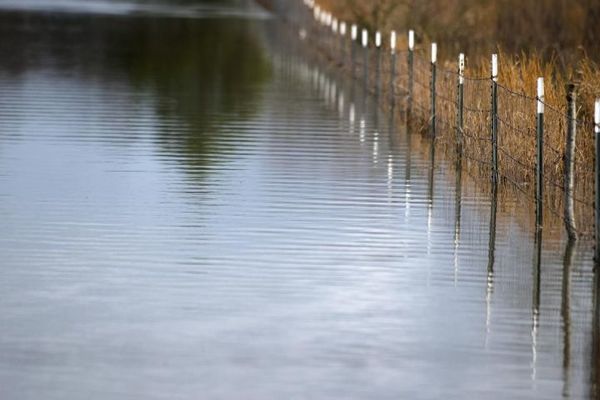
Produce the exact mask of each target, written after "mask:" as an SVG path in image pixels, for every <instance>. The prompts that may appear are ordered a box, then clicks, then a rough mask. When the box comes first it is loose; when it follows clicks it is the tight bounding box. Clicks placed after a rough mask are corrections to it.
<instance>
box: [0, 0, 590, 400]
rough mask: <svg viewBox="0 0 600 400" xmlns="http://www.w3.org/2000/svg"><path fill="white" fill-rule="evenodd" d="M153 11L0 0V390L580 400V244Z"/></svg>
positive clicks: (334, 87) (410, 137)
mask: <svg viewBox="0 0 600 400" xmlns="http://www.w3.org/2000/svg"><path fill="white" fill-rule="evenodd" d="M168 4H169V3H168V2H164V3H158V2H154V3H148V2H142V3H128V2H124V1H121V2H114V1H113V2H110V1H93V2H88V1H76V0H69V1H66V0H65V1H61V2H54V1H32V0H29V1H17V0H5V1H0V9H1V10H2V11H1V12H0V30H1V34H2V35H1V36H2V38H3V39H2V40H1V41H0V93H2V96H0V218H1V220H2V229H1V230H0V256H1V263H0V291H1V292H2V295H1V296H0V328H1V329H0V354H1V356H0V393H1V395H0V397H1V398H2V399H41V398H43V399H61V400H64V399H82V398H86V399H107V398H123V399H130V398H131V399H137V398H139V399H197V398H202V399H304V398H306V399H329V398H338V399H365V398H373V399H388V398H394V399H397V398H476V397H481V398H536V399H540V398H548V399H555V398H560V397H562V398H569V399H571V398H572V399H586V398H595V397H596V382H598V381H599V380H600V361H599V358H598V348H599V344H600V335H599V332H598V319H597V313H596V312H595V310H596V306H595V300H596V297H595V290H594V288H595V284H594V274H593V269H592V263H591V258H592V255H591V251H590V244H589V243H587V242H585V241H584V242H582V243H580V244H577V245H576V246H574V247H568V246H566V244H565V242H564V240H563V238H562V236H564V235H562V234H561V232H560V229H559V228H557V229H548V230H546V231H544V236H543V240H540V239H539V238H538V240H536V238H535V234H534V231H533V230H532V228H531V226H532V223H531V216H532V213H533V207H532V205H531V204H529V203H527V201H525V200H523V199H519V198H514V197H512V196H510V195H506V194H505V193H504V194H502V193H501V194H500V195H499V201H498V202H497V203H495V202H493V201H492V199H493V196H492V195H491V194H490V192H489V190H488V189H486V188H485V187H482V186H479V185H477V184H476V182H474V181H473V179H471V178H470V177H469V176H468V175H466V174H465V173H458V172H457V171H456V170H455V167H454V165H453V164H452V163H449V162H447V161H445V160H444V158H445V157H444V154H443V150H442V149H439V150H438V149H433V148H432V147H431V146H430V144H429V142H428V141H427V140H425V139H423V138H421V136H419V135H417V134H415V133H411V132H410V131H409V130H407V129H406V127H405V125H404V124H403V123H402V121H393V120H391V119H390V118H389V115H387V114H384V113H382V112H380V111H379V110H378V108H377V107H376V106H374V104H373V102H372V99H366V98H365V96H363V95H362V93H361V91H360V87H359V86H360V85H357V87H354V86H353V85H352V82H350V81H348V80H347V79H343V78H341V77H340V76H339V74H336V73H335V71H334V70H333V69H331V68H327V67H325V66H324V65H323V64H322V63H318V62H315V61H314V60H313V61H311V58H309V57H306V56H303V55H302V53H299V52H297V50H298V48H299V47H300V44H299V41H298V40H296V39H292V36H295V35H294V32H290V30H288V29H287V28H286V27H284V26H281V25H279V24H278V23H277V21H276V19H275V18H271V17H270V16H269V14H267V13H265V12H264V11H263V10H261V9H260V8H258V7H257V6H256V5H253V4H252V3H249V2H231V3H226V4H223V3H222V2H205V3H201V4H198V3H194V2H176V4H174V5H173V4H172V3H171V5H168ZM434 150H436V151H434ZM538 245H541V246H538Z"/></svg>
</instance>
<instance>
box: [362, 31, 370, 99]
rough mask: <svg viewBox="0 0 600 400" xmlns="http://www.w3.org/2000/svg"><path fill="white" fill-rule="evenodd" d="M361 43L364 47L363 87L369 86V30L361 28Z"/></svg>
mask: <svg viewBox="0 0 600 400" xmlns="http://www.w3.org/2000/svg"><path fill="white" fill-rule="evenodd" d="M362 45H363V48H364V81H365V89H368V88H369V32H367V30H366V29H363V30H362Z"/></svg>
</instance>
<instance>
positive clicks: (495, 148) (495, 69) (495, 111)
mask: <svg viewBox="0 0 600 400" xmlns="http://www.w3.org/2000/svg"><path fill="white" fill-rule="evenodd" d="M491 120H492V183H493V184H494V185H496V184H497V183H498V54H492V118H491Z"/></svg>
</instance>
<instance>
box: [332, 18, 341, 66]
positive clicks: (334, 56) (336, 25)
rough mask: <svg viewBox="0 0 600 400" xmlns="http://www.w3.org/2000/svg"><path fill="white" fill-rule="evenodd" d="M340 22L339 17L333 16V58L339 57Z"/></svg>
mask: <svg viewBox="0 0 600 400" xmlns="http://www.w3.org/2000/svg"><path fill="white" fill-rule="evenodd" d="M338 28H339V23H338V20H337V18H333V20H332V21H331V58H332V59H333V60H335V59H336V57H337V53H338V52H337V51H336V50H337V43H336V42H337V40H336V39H337V34H338Z"/></svg>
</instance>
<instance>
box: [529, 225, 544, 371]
mask: <svg viewBox="0 0 600 400" xmlns="http://www.w3.org/2000/svg"><path fill="white" fill-rule="evenodd" d="M541 259H542V230H541V229H536V231H535V249H534V252H533V280H532V293H533V296H532V301H531V314H532V318H531V319H532V322H531V353H532V360H531V380H533V381H535V380H536V375H537V337H538V328H539V319H540V282H541V276H540V267H541Z"/></svg>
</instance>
